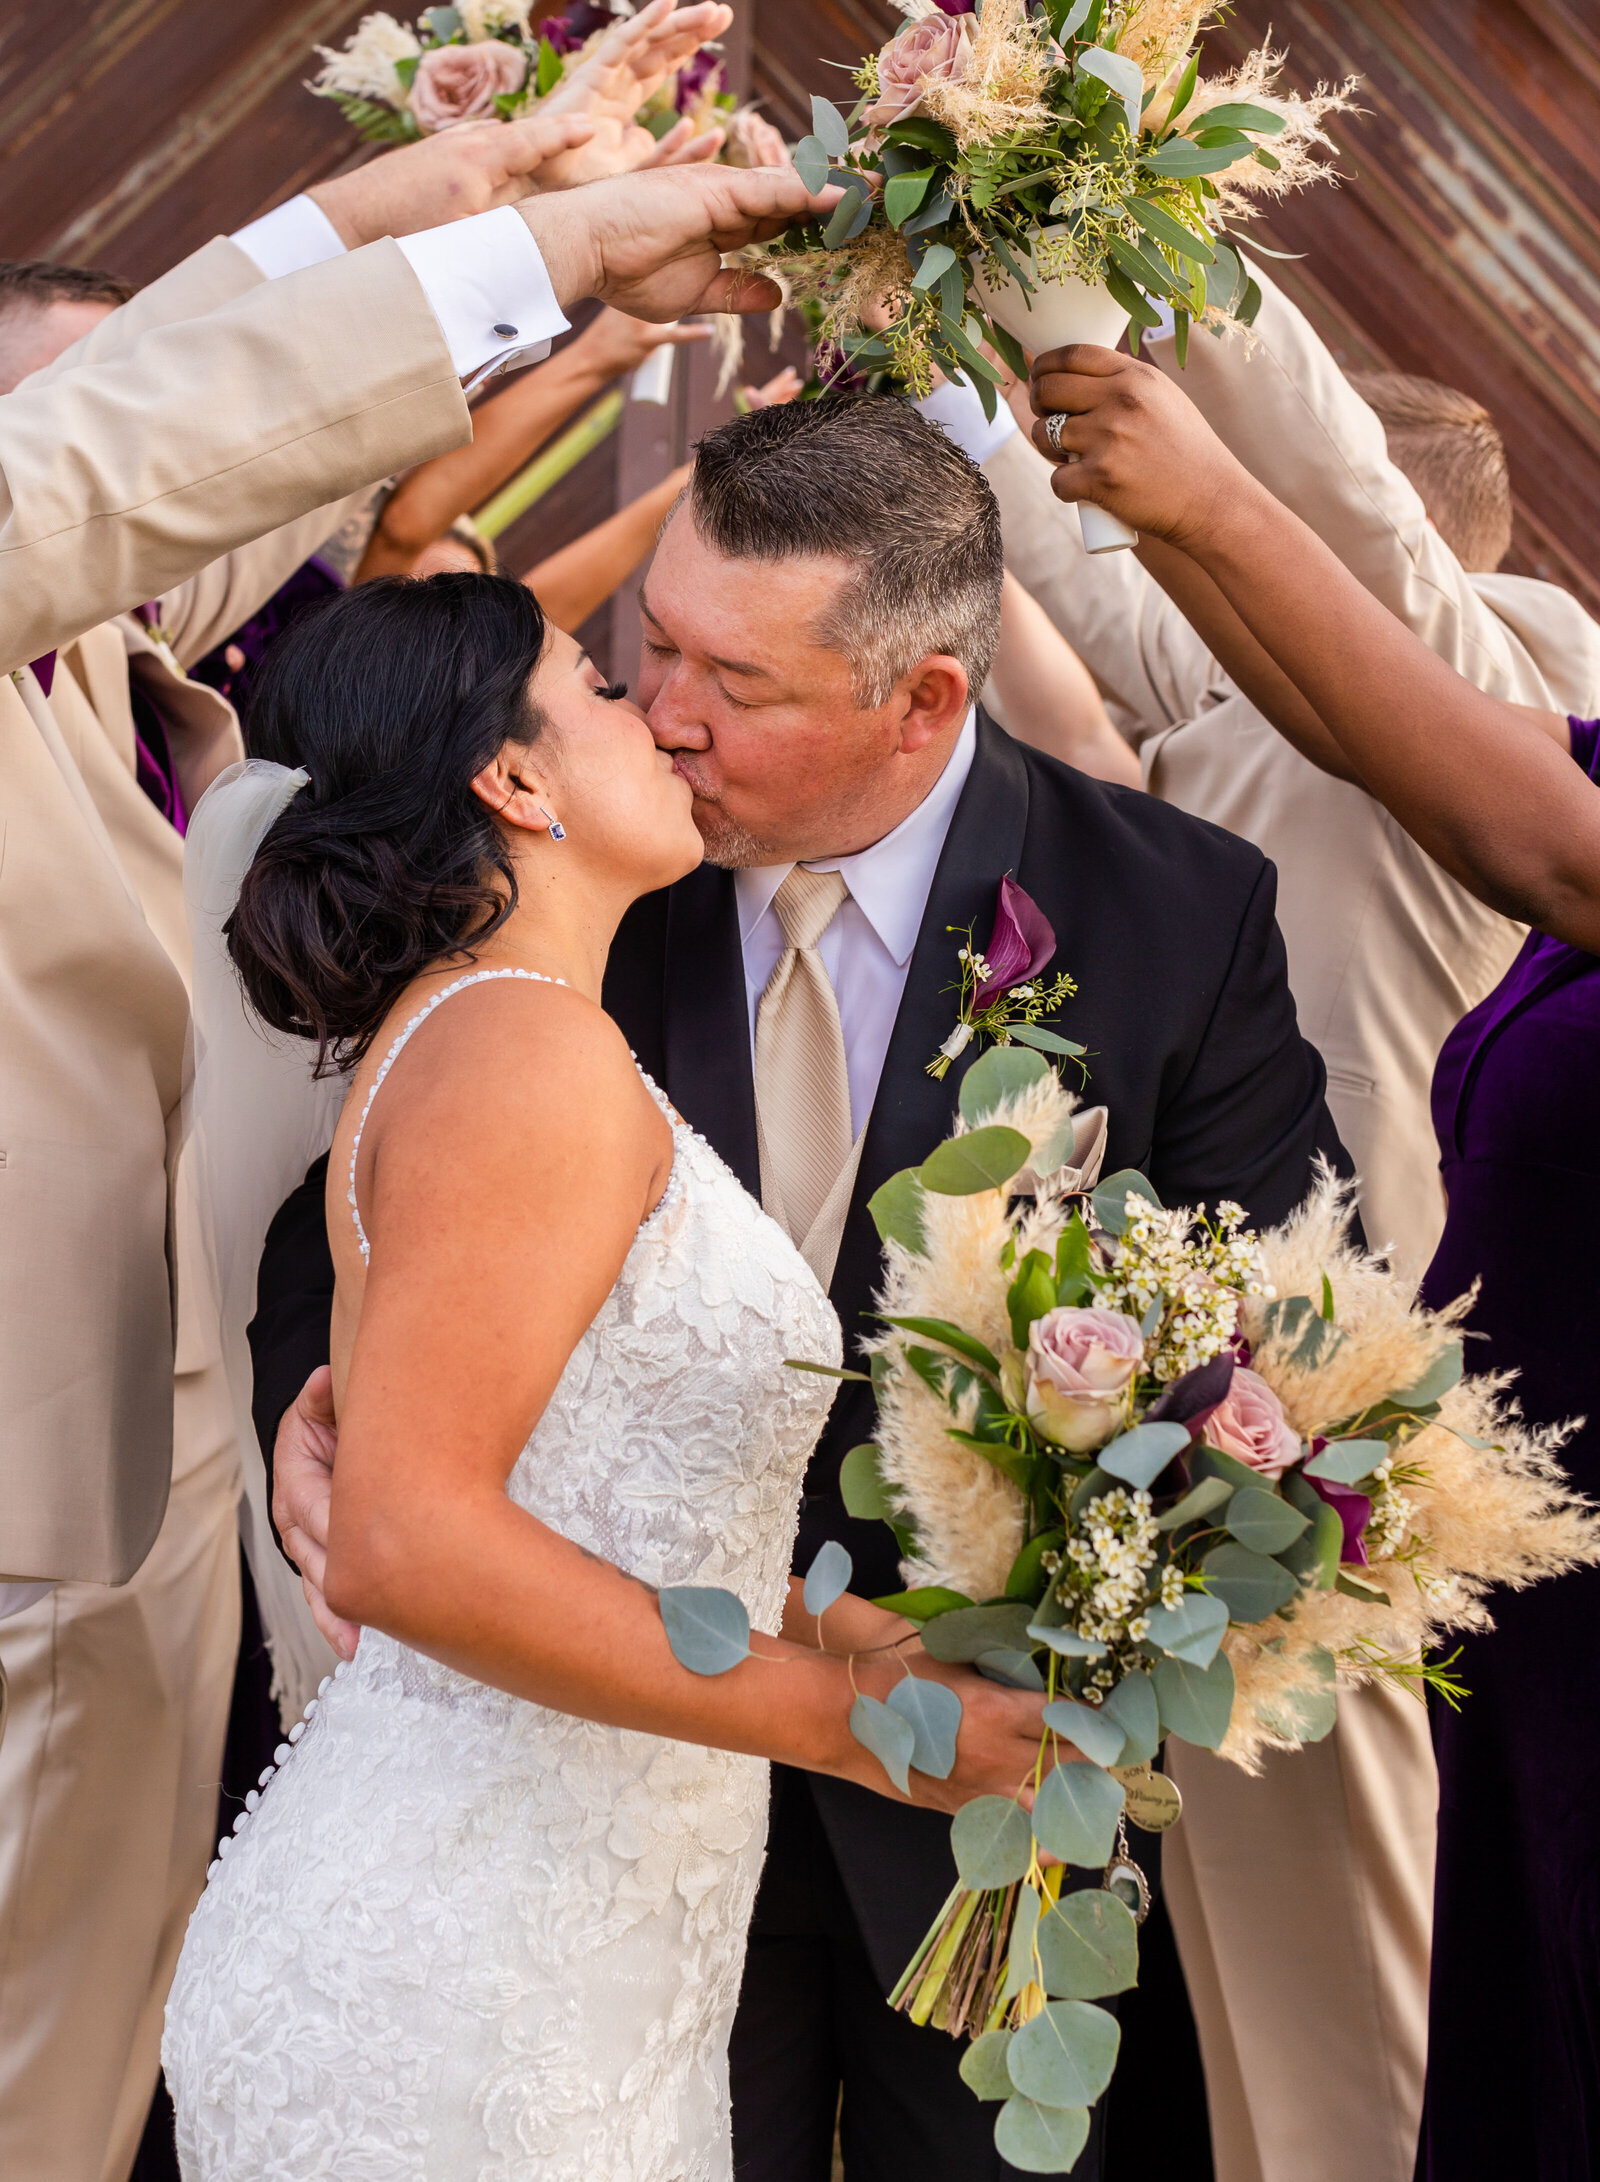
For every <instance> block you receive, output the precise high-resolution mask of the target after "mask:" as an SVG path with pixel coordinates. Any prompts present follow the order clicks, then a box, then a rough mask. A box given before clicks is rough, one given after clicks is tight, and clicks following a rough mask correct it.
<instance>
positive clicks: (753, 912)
mask: <svg viewBox="0 0 1600 2182" xmlns="http://www.w3.org/2000/svg"><path fill="white" fill-rule="evenodd" d="M977 747H978V727H977V712H976V709H973V710H970V711H969V712H968V713H967V717H966V722H965V724H964V725H963V727H962V730H961V733H960V735H959V736H958V737H957V738H956V746H955V748H954V749H953V750H952V751H951V753H950V758H949V762H948V763H947V764H946V766H945V769H944V771H943V772H942V773H941V774H940V775H939V778H938V779H937V780H936V781H935V782H934V784H933V786H932V788H931V789H930V790H929V791H928V793H927V795H925V796H924V797H923V799H922V801H921V802H920V803H919V804H918V805H917V807H916V809H915V810H914V811H913V812H912V813H911V815H910V817H909V818H904V819H902V820H901V821H900V824H899V825H898V826H896V828H895V829H894V832H893V833H886V834H885V835H884V837H883V839H882V840H881V841H875V842H874V843H873V845H872V847H871V848H870V849H863V850H862V851H861V852H860V854H859V855H857V856H834V857H823V858H820V859H819V860H818V861H817V862H815V863H808V864H807V865H806V869H807V871H837V872H840V873H842V875H843V877H844V882H845V885H846V886H847V887H848V888H849V889H850V894H849V898H848V900H846V901H844V902H841V904H840V905H839V910H838V913H837V915H836V916H835V917H834V919H833V921H832V923H831V924H830V925H829V926H828V929H827V930H826V931H825V932H824V933H823V935H822V937H821V939H820V940H819V941H818V942H817V952H818V953H819V954H820V955H821V957H822V966H823V968H824V969H825V970H826V971H827V973H828V981H829V983H830V984H831V985H832V987H833V992H834V998H835V999H836V1000H837V1001H838V1003H839V1022H840V1027H841V1028H842V1029H843V1031H844V1053H845V1065H846V1067H847V1069H848V1070H849V1075H850V1119H851V1126H852V1128H853V1130H854V1132H855V1134H856V1135H857V1136H858V1137H859V1136H860V1134H861V1132H862V1130H863V1129H864V1128H865V1127H866V1125H867V1117H868V1115H869V1114H870V1113H871V1112H872V1102H873V1100H874V1099H875V1098H876V1097H877V1095H878V1079H879V1077H880V1076H881V1075H882V1074H883V1062H884V1056H885V1054H886V1053H887V1052H888V1050H889V1037H890V1034H891V1032H892V1031H893V1029H894V1019H895V1017H896V1015H897V1014H898V1013H899V1011H900V996H901V994H902V993H903V992H904V991H905V985H906V972H907V971H908V970H909V969H910V967H911V951H912V949H913V948H914V947H915V946H916V944H917V934H918V932H919V931H920V930H921V928H922V919H923V914H924V912H925V911H926V909H927V906H928V895H929V892H930V891H931V889H932V886H933V875H934V873H935V871H936V870H937V869H938V866H939V857H940V854H941V852H942V851H943V849H944V841H945V835H946V834H947V833H948V832H949V831H950V821H951V819H952V818H953V817H954V816H955V808H956V805H957V803H958V802H959V801H960V800H961V791H962V789H963V788H964V787H965V786H966V784H967V775H968V773H970V772H971V770H972V760H973V756H974V753H975V752H976V750H977ZM793 869H794V866H793V864H755V865H752V866H750V868H749V869H747V870H744V871H740V872H736V873H735V875H734V882H733V884H734V894H735V897H736V899H737V901H738V905H739V940H740V945H741V946H742V948H743V950H744V989H745V998H746V1000H747V1002H748V1003H749V1011H750V1052H751V1055H752V1057H753V1056H754V1054H755V1046H756V1011H757V1009H758V1008H759V1006H760V1004H761V995H762V993H763V992H764V991H765V990H766V986H767V980H768V979H769V978H770V977H771V975H772V973H773V971H774V969H775V968H776V967H777V963H778V958H779V956H780V955H781V954H782V953H783V951H784V947H785V944H786V942H785V940H784V937H783V927H782V925H781V924H780V923H779V922H778V912H777V911H776V910H775V909H774V908H773V906H772V897H773V896H774V895H775V894H776V893H777V891H778V889H779V887H780V886H782V884H783V882H784V880H785V879H787V878H788V876H789V874H790V872H791V871H793ZM950 946H951V954H950V975H951V979H952V981H953V980H954V977H955V969H956V962H955V946H956V943H955V941H954V940H952V941H951V943H950ZM930 1058H931V1049H930Z"/></svg>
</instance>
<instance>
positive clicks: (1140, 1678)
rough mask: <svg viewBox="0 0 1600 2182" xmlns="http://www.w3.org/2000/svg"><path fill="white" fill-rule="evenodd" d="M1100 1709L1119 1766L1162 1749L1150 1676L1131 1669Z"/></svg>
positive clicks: (1146, 1761)
mask: <svg viewBox="0 0 1600 2182" xmlns="http://www.w3.org/2000/svg"><path fill="white" fill-rule="evenodd" d="M1100 1710H1101V1711H1102V1712H1103V1713H1104V1714H1105V1716H1106V1718H1107V1719H1108V1720H1114V1721H1115V1722H1116V1724H1117V1726H1118V1727H1120V1728H1121V1729H1122V1733H1123V1744H1122V1756H1121V1757H1120V1758H1119V1759H1118V1760H1117V1763H1118V1764H1119V1765H1148V1764H1149V1762H1150V1760H1151V1759H1152V1758H1153V1757H1154V1756H1155V1754H1156V1752H1157V1751H1158V1750H1159V1749H1160V1747H1161V1711H1160V1707H1159V1706H1158V1705H1157V1703H1156V1693H1155V1688H1154V1685H1153V1684H1152V1682H1151V1680H1150V1677H1149V1675H1147V1674H1145V1673H1143V1672H1141V1671H1140V1669H1138V1668H1137V1667H1135V1668H1134V1669H1132V1670H1131V1672H1129V1673H1127V1674H1125V1675H1124V1676H1123V1677H1122V1680H1121V1681H1120V1682H1119V1683H1118V1684H1117V1686H1116V1688H1115V1689H1113V1690H1108V1691H1107V1693H1106V1695H1105V1697H1104V1698H1103V1699H1102V1700H1101V1705H1100ZM1080 1997H1082V1996H1080Z"/></svg>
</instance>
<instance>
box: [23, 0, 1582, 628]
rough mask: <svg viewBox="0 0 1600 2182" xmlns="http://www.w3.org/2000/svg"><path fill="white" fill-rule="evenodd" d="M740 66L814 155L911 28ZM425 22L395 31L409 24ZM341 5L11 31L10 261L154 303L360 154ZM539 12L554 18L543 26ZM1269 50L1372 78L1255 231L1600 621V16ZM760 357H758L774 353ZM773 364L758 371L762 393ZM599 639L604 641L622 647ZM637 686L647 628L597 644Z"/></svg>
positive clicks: (1407, 27) (649, 448)
mask: <svg viewBox="0 0 1600 2182" xmlns="http://www.w3.org/2000/svg"><path fill="white" fill-rule="evenodd" d="M735 5H736V7H737V9H738V13H739V21H738V23H737V25H736V27H735V33H734V35H733V37H732V38H731V39H730V51H729V59H730V64H731V66H732V69H733V73H734V76H735V80H736V83H737V84H738V85H739V87H741V88H744V87H746V86H748V88H749V89H750V91H752V92H753V94H754V95H755V96H757V97H758V98H760V99H761V100H762V101H763V103H764V105H765V108H766V110H767V112H768V113H769V114H770V115H771V117H772V118H773V119H774V120H775V121H776V122H778V124H779V125H780V126H781V127H782V128H783V129H784V131H785V133H786V134H788V135H789V136H791V137H793V136H796V135H798V134H800V133H801V132H802V130H803V129H804V128H805V126H806V125H807V119H808V97H809V94H810V93H811V92H812V91H815V90H820V91H823V92H827V93H830V94H832V95H835V96H840V95H842V92H843V90H844V89H845V88H847V87H846V86H845V85H844V82H843V79H842V77H841V76H840V74H839V72H838V69H837V68H836V67H830V66H829V65H827V64H828V63H829V62H843V63H850V62H853V61H854V60H855V59H856V58H857V57H858V56H859V55H860V54H861V53H862V52H863V51H864V50H866V49H867V48H868V47H870V46H872V45H875V44H877V43H878V42H880V41H881V39H882V38H883V37H884V36H886V35H887V34H888V33H889V32H890V31H891V30H892V29H893V27H894V24H895V23H896V22H897V21H898V17H897V16H896V15H895V14H894V12H893V10H892V9H891V8H890V7H889V6H888V5H887V0H735ZM407 11H408V10H406V9H402V10H401V11H400V12H407ZM363 12H365V10H364V9H363V7H361V6H360V5H357V6H350V5H348V4H346V0H290V4H288V5H284V4H283V0H227V4H226V5H218V4H217V0H56V4H55V5H54V6H53V7H50V8H42V7H34V8H28V9H22V8H20V7H18V6H15V5H13V6H11V7H8V8H6V9H5V10H4V12H3V16H0V254H3V255H6V256H11V257H43V256H49V257H56V258H65V259H70V260H72V261H75V262H77V263H80V264H102V265H107V266H111V267H113V268H115V269H116V270H118V271H120V272H124V273H127V274H129V275H131V276H133V277H134V278H137V279H148V278H150V277H151V276H153V275H154V274H156V273H159V272H161V271H163V270H164V269H165V268H166V267H167V266H169V265H171V264H173V263H174V262H175V261H176V260H177V259H178V258H180V257H181V256H183V255H184V254H185V253H187V252H188V251H190V250H192V249H194V248H196V247H197V246H198V245H199V244H200V243H202V242H204V241H205V240H206V239H207V238H208V237H209V236H211V235H214V234H217V233H219V232H225V231H226V230H228V229H230V228H233V227H237V226H239V225H241V224H242V223H243V222H244V221H246V220H249V219H252V218H254V217H255V216H256V215H257V214H258V213H260V212H263V211H266V210H267V209H268V208H269V207H270V206H272V205H273V204H276V203H278V202H279V201H280V200H281V199H283V198H284V197H287V196H290V195H292V194H293V193H294V191H296V190H297V189H300V188H303V187H304V186H305V184H306V183H307V182H309V181H312V180H314V179H316V178H317V177H318V176H321V175H325V174H328V173H331V172H334V171H335V170H336V169H337V168H338V167H340V166H341V165H342V164H344V163H346V162H347V161H348V160H349V159H350V158H351V156H352V150H353V147H352V139H351V137H350V134H349V132H348V130H347V129H346V127H345V125H344V123H343V122H342V120H341V119H340V117H339V115H338V114H337V113H336V112H335V111H334V110H333V109H332V108H331V107H329V106H327V105H326V104H324V103H322V102H321V101H319V100H316V99H313V98H310V97H308V96H307V94H306V92H305V90H304V89H303V84H304V82H305V80H306V78H307V77H308V76H309V75H310V74H311V73H312V72H313V70H314V67H315V62H314V58H313V55H312V52H311V48H312V46H313V45H315V44H316V43H318V42H324V43H329V42H336V41H338V40H339V39H340V38H342V37H343V36H344V35H345V34H346V32H347V31H348V30H349V29H351V28H352V27H353V25H354V24H355V22H356V20H357V18H358V17H359V16H360V15H361V14H362V13H363ZM538 12H540V13H550V12H555V6H554V5H544V6H541V7H540V8H539V10H538ZM1269 30H1270V31H1271V33H1272V36H1273V40H1274V42H1275V43H1276V44H1277V45H1279V46H1281V47H1284V48H1285V49H1286V50H1287V52H1288V55H1289V72H1290V75H1291V77H1292V79H1293V80H1294V81H1296V82H1298V83H1303V84H1309V83H1314V82H1316V81H1317V80H1319V79H1325V80H1335V79H1341V78H1343V77H1344V76H1346V75H1350V74H1355V75H1358V76H1360V78H1361V79H1362V84H1361V91H1360V100H1359V103H1360V105H1361V107H1362V109H1363V111H1362V112H1361V113H1360V114H1357V115H1351V116H1348V117H1346V118H1344V119H1342V120H1340V121H1339V122H1338V123H1337V125H1336V128H1335V132H1334V133H1335V135H1336V138H1337V141H1338V147H1339V157H1338V165H1339V169H1340V172H1341V174H1342V176H1343V180H1342V182H1341V184H1340V186H1339V187H1338V188H1337V189H1332V188H1324V189H1317V190H1314V191H1310V192H1307V193H1306V194H1305V195H1303V196H1300V197H1296V198H1292V199H1290V200H1288V201H1286V202H1285V203H1284V204H1283V205H1282V206H1281V207H1278V208H1276V209H1274V210H1273V211H1272V212H1271V214H1270V215H1269V216H1267V217H1266V218H1264V219H1263V220H1262V222H1261V223H1260V233H1261V236H1262V239H1263V240H1264V241H1265V242H1266V243H1267V244H1269V245H1270V246H1271V247H1272V248H1274V249H1283V250H1292V251H1297V252H1301V253H1303V255H1302V256H1301V257H1300V259H1299V260H1298V262H1295V263H1293V264H1287V265H1283V266H1280V267H1276V268H1275V270H1276V272H1277V274H1278V277H1279V278H1280V279H1282V280H1283V281H1284V283H1285V284H1286V285H1287V286H1288V287H1289V288H1290V289H1291V290H1292V291H1293V293H1294V294H1295V295H1296V297H1297V299H1298V300H1299V301H1300V302H1301V303H1302V304H1303V305H1304V307H1305V308H1306V309H1307V310H1309V311H1310V312H1311V314H1312V316H1313V318H1314V319H1315V320H1316V322H1317V324H1318V326H1319V327H1320V328H1321V330H1322V331H1323V333H1324V334H1325V336H1326V337H1327V338H1328V339H1329V340H1330V342H1331V343H1332V344H1333V346H1334V348H1335V350H1336V352H1337V353H1338V354H1339V356H1340V357H1341V359H1342V360H1343V361H1345V362H1347V363H1349V364H1351V365H1369V366H1370V365H1380V366H1388V367H1390V368H1393V369H1398V370H1404V371H1415V372H1424V373H1428V374H1431V375H1432V376H1434V377H1437V378H1441V379H1445V380H1448V381H1449V382H1450V383H1451V384H1453V385H1456V386H1460V387H1463V388H1465V389H1466V390H1467V391H1468V392H1470V393H1472V394H1475V395H1476V396H1477V397H1478V398H1479V399H1480V400H1482V401H1483V402H1484V403H1485V404H1486V405H1487V406H1488V407H1489V408H1490V409H1491V410H1492V411H1493V412H1494V415H1495V416H1496V418H1497V419H1498V421H1499V423H1500V426H1501V429H1502V431H1503V432H1504V434H1505V438H1506V442H1507V446H1508V448H1509V450H1510V457H1511V467H1512V482H1513V488H1514V492H1515V495H1516V511H1517V526H1516V542H1515V545H1514V547H1513V553H1512V560H1511V563H1510V565H1512V566H1514V567H1516V568H1520V569H1522V570H1524V571H1527V572H1533V573H1537V574H1540V575H1543V576H1547V577H1549V578H1551V579H1552V580H1554V581H1556V582H1560V583H1564V584H1567V585H1568V586H1570V587H1571V588H1572V589H1573V590H1575V591H1578V592H1579V593H1580V594H1582V595H1583V596H1584V597H1585V599H1586V600H1587V602H1588V603H1589V604H1590V606H1591V607H1592V608H1593V609H1595V610H1596V611H1597V612H1600V555H1597V552H1596V541H1600V218H1597V215H1600V8H1597V7H1596V5H1595V0H1237V4H1236V5H1235V7H1234V8H1233V11H1232V13H1231V15H1230V17H1229V18H1228V19H1227V21H1226V22H1225V23H1224V24H1223V26H1222V27H1221V28H1220V29H1218V30H1216V31H1214V32H1212V33H1211V34H1210V37H1209V39H1208V45H1209V48H1210V50H1211V51H1212V52H1213V54H1214V55H1215V56H1216V57H1217V58H1218V59H1222V58H1232V57H1235V56H1236V55H1237V54H1238V53H1240V52H1242V51H1243V50H1245V49H1246V48H1247V47H1248V46H1249V45H1252V44H1255V43H1256V42H1258V41H1259V40H1260V39H1261V38H1262V37H1263V36H1265V35H1266V34H1267V32H1268V31H1269ZM763 345H764V344H761V343H759V341H758V342H757V343H755V344H753V347H754V348H756V349H759V348H760V347H762V346H763ZM760 360H761V359H760V357H759V356H758V355H756V354H752V358H751V369H752V371H754V370H755V368H756V365H757V363H758V362H759V361H760ZM708 373H709V365H708V363H707V362H706V361H705V360H704V359H703V358H701V357H700V356H698V355H696V356H695V357H694V359H693V362H692V365H691V366H690V367H689V368H688V369H687V370H685V371H684V372H681V373H680V374H679V386H678V390H677V393H676V395H675V399H674V402H673V404H672V405H671V406H670V407H669V409H668V410H666V411H661V410H656V411H650V412H642V411H641V410H640V409H639V408H638V407H637V406H630V409H629V411H628V412H627V417H626V421H625V423H624V427H623V429H622V430H621V431H620V432H618V433H617V434H615V435H614V436H613V437H612V438H611V439H610V440H608V441H606V442H605V443H604V445H602V446H601V447H599V448H597V449H596V450H595V451H594V453H593V454H592V455H591V456H590V457H589V458H588V459H587V461H585V462H584V463H583V464H582V465H581V466H580V468H579V469H577V470H575V471H574V472H573V473H572V474H571V476H570V477H569V478H568V479H567V480H566V481H565V482H564V483H563V485H562V486H561V487H560V488H558V489H557V491H556V492H555V493H553V494H551V495H550V496H549V497H548V498H547V499H546V500H544V501H541V502H540V503H539V506H538V509H537V510H536V511H535V512H534V513H532V514H530V515H529V516H528V517H526V518H524V520H523V522H522V523H521V524H519V525H517V526H516V527H515V528H514V529H513V530H511V531H510V532H508V533H507V534H506V536H505V538H504V540H503V541H502V543H503V545H504V547H505V549H506V557H507V560H508V563H509V565H511V566H512V567H520V566H526V565H528V564H529V563H530V562H531V561H532V560H533V559H534V558H535V557H537V555H539V554H542V553H547V552H550V551H552V550H554V549H555V548H556V547H557V546H559V545H561V544H562V543H563V542H565V540H566V539H567V538H569V537H572V536H575V535H577V534H578V532H579V531H581V530H582V529H584V528H585V527H586V526H587V525H588V524H589V523H591V522H594V521H596V520H598V519H599V517H600V516H601V515H603V514H605V513H607V512H609V510H610V508H611V507H613V506H614V505H616V504H617V500H618V496H619V494H620V495H621V496H622V497H623V498H626V497H628V496H629V495H630V494H632V493H634V492H637V491H639V490H642V489H643V487H644V486H645V485H646V484H648V483H649V482H651V480H652V478H653V477H654V476H656V475H659V474H661V473H662V472H663V471H664V469H665V468H666V467H667V466H668V465H669V464H670V463H671V462H672V461H674V460H677V459H681V455H682V451H683V449H684V447H685V445H686V444H687V443H688V442H689V441H690V440H692V437H693V435H694V433H695V432H696V431H698V430H702V429H704V426H705V424H706V423H707V422H708V421H710V418H711V417H712V416H713V415H714V414H715V413H717V412H716V407H715V405H714V404H713V403H712V402H711V400H710V381H709V376H708ZM602 618H605V617H597V620H601V619H602ZM591 633H593V634H595V635H596V636H597V639H599V640H601V641H602V643H603V648H605V649H606V650H607V651H609V650H610V649H611V640H614V642H615V645H616V647H617V649H618V652H619V659H618V664H619V665H620V666H621V667H622V670H623V671H627V670H628V667H629V665H630V664H631V662H630V661H629V659H628V657H627V654H628V652H629V650H630V648H631V644H632V642H633V638H632V636H631V634H630V627H629V621H628V614H627V610H626V608H625V606H621V605H619V607H618V609H617V611H616V613H615V615H614V616H612V617H609V618H607V619H606V621H605V629H604V631H598V630H597V631H594V632H591Z"/></svg>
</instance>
